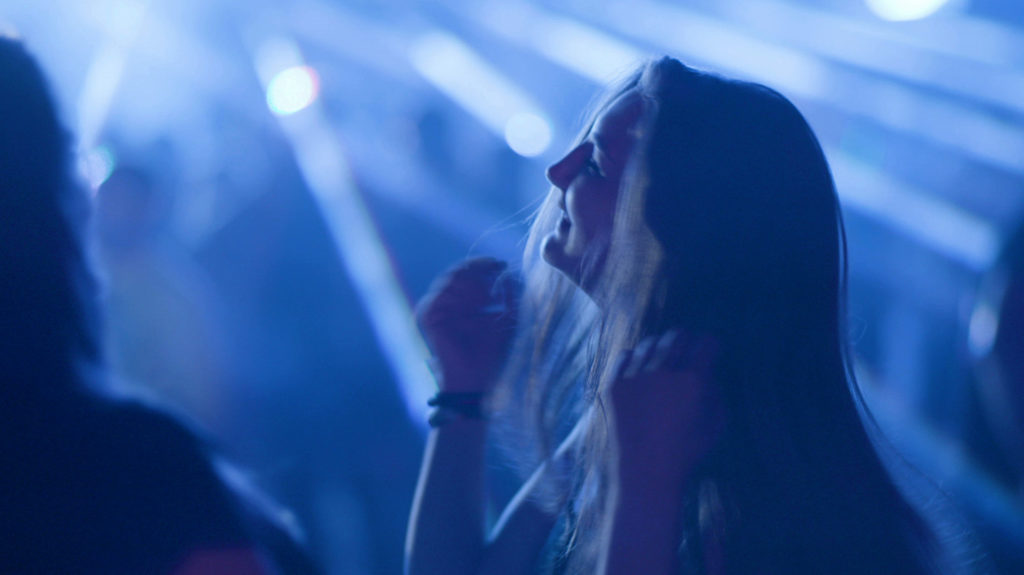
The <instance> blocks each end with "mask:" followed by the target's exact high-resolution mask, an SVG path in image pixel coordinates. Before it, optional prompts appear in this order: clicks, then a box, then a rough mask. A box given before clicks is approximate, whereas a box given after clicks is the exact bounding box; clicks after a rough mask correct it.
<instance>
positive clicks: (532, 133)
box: [505, 112, 551, 158]
mask: <svg viewBox="0 0 1024 575" xmlns="http://www.w3.org/2000/svg"><path fill="white" fill-rule="evenodd" d="M505 141H506V142H508V146H509V147H510V148H512V150H513V151H514V152H516V153H517V154H519V155H520V156H524V157H527V158H532V157H534V156H539V155H541V154H543V153H544V151H545V150H547V149H548V146H549V145H551V126H550V125H548V123H547V121H545V120H544V118H541V117H540V116H538V115H536V114H534V113H532V112H519V113H517V114H514V115H513V116H512V117H511V118H509V119H508V122H506V123H505Z"/></svg>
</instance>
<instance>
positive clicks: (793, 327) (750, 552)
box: [504, 58, 931, 573]
mask: <svg viewBox="0 0 1024 575" xmlns="http://www.w3.org/2000/svg"><path fill="white" fill-rule="evenodd" d="M633 89H635V90H636V91H637V92H638V93H639V94H640V96H641V97H642V99H643V101H644V114H643V117H642V119H641V121H640V124H639V128H638V130H637V131H638V133H639V138H640V140H639V142H638V145H637V147H636V148H635V152H634V154H633V158H632V159H631V160H630V165H629V166H628V169H627V176H626V177H625V178H624V181H623V185H622V189H621V190H620V194H619V200H618V205H617V207H616V216H615V222H614V226H613V228H614V229H613V232H612V239H611V242H610V245H609V246H608V256H607V258H606V260H605V262H606V263H605V264H604V268H603V269H602V270H598V271H596V272H593V273H600V274H602V275H601V278H602V282H603V283H604V285H605V288H603V291H604V293H605V294H606V295H607V296H608V299H607V301H606V302H604V303H603V305H602V309H601V310H600V312H599V311H598V310H597V309H596V307H595V306H594V304H593V303H591V302H590V301H589V300H588V299H587V297H586V296H585V295H584V294H583V293H582V292H581V290H579V289H577V288H576V287H575V286H574V285H573V284H571V283H570V282H569V280H567V279H566V278H564V277H563V276H562V275H561V274H560V273H559V272H557V271H555V270H553V269H551V268H550V267H549V266H547V265H546V264H545V263H544V262H542V261H539V256H538V253H539V247H540V241H541V239H542V238H543V237H544V235H546V234H547V233H548V232H549V231H550V230H551V229H554V227H555V225H556V222H557V219H558V217H559V215H560V213H559V210H560V208H559V206H558V203H557V194H555V193H553V194H550V195H549V197H548V199H547V201H546V202H545V203H544V204H543V205H542V206H541V208H540V210H539V211H538V213H537V216H536V219H535V221H534V223H533V227H532V228H531V231H530V234H529V237H528V240H527V243H526V248H525V254H524V261H523V271H524V277H525V282H526V286H525V295H524V301H523V306H522V313H523V318H522V324H521V325H522V326H523V327H522V328H521V329H520V333H519V335H518V340H517V342H516V344H515V349H514V352H513V356H512V360H511V361H510V363H509V366H508V369H507V371H506V377H505V382H506V386H505V388H504V389H505V390H506V393H505V394H504V397H505V399H507V400H508V401H510V403H509V406H510V407H511V409H510V411H514V412H517V413H519V414H520V417H521V418H523V419H525V422H524V428H526V429H532V430H533V433H532V434H531V435H530V437H531V438H532V440H533V443H532V445H533V446H535V448H536V449H535V457H536V458H537V459H539V460H543V459H545V458H547V457H548V456H550V454H551V453H552V451H553V449H554V447H555V446H556V444H557V442H558V439H559V438H560V437H561V436H563V435H564V433H565V432H566V431H567V430H568V429H569V428H570V427H571V425H569V423H570V422H572V421H574V418H576V417H579V416H580V415H581V414H582V413H583V412H584V411H587V410H588V409H592V412H593V415H594V416H593V417H592V418H591V422H590V424H589V426H588V432H587V434H586V436H585V439H584V441H583V442H582V443H581V446H580V448H579V449H578V450H577V460H576V462H575V463H576V464H575V465H573V466H571V467H572V468H571V469H566V470H564V471H563V473H561V474H555V475H554V478H553V479H552V481H551V482H550V484H549V485H548V488H547V489H545V490H541V492H540V493H541V497H542V498H544V503H546V504H547V505H549V506H552V507H556V508H562V509H566V510H567V512H568V513H569V515H570V516H571V520H570V521H569V523H570V527H569V531H568V533H567V536H566V540H565V543H564V545H563V547H564V549H563V551H564V552H565V553H566V555H567V558H568V568H569V570H570V571H571V572H578V573H584V572H592V571H593V568H594V561H595V560H596V557H597V556H598V553H599V549H597V547H596V545H597V542H598V541H599V539H600V537H599V536H598V533H599V531H600V528H601V526H602V524H603V523H602V507H603V506H602V505H601V502H602V500H603V493H604V489H605V485H606V482H605V480H604V476H605V473H606V470H605V465H606V463H607V462H608V457H607V441H606V440H607V438H606V426H605V417H604V411H603V406H602V404H601V390H602V389H603V387H604V386H605V385H606V384H607V383H608V381H607V380H608V379H609V373H608V372H609V369H610V366H611V364H612V363H613V360H614V359H615V358H616V357H617V355H618V354H619V353H620V352H621V351H622V350H624V349H628V348H632V347H633V346H635V345H636V344H637V342H638V341H640V340H641V339H642V338H644V337H645V336H650V335H655V334H659V333H662V332H664V331H665V330H667V329H671V328H683V329H685V330H688V331H691V332H696V333H701V334H710V335H713V336H714V337H716V338H717V339H718V340H719V343H720V345H721V348H722V350H723V354H722V357H721V358H720V361H719V365H718V366H717V367H716V373H715V381H714V382H713V383H714V384H715V385H719V386H721V391H722V395H723V397H724V401H725V403H726V409H727V411H728V413H729V424H728V427H727V430H726V433H725V437H724V439H723V440H722V441H721V443H720V444H719V446H718V447H717V448H716V451H715V452H714V453H713V454H712V455H711V456H710V457H709V458H708V460H707V462H706V463H705V465H704V466H703V468H702V469H701V470H700V472H699V473H698V475H699V477H697V478H696V479H695V480H694V481H692V482H690V483H688V485H687V488H688V490H689V493H688V495H687V499H686V505H685V507H686V518H685V521H684V522H685V524H686V526H687V527H686V533H685V540H684V541H683V542H681V543H682V548H683V552H684V555H685V557H684V561H685V562H686V563H688V564H689V565H691V566H692V567H693V568H694V569H697V570H701V569H703V557H702V549H705V548H707V546H708V544H709V543H710V544H712V545H713V546H717V547H718V548H721V549H723V552H724V555H725V557H727V559H728V564H727V569H726V570H727V572H729V573H732V572H736V573H749V572H754V571H760V572H764V571H768V572H774V571H779V572H808V571H812V572H813V571H822V570H826V566H827V565H831V566H832V567H833V568H835V565H836V563H837V562H838V561H839V560H842V561H845V562H846V565H847V569H849V570H850V571H849V572H858V573H860V572H901V573H922V572H926V571H927V568H926V567H925V566H924V562H925V561H924V559H923V558H922V557H923V556H924V555H926V554H927V553H928V552H929V551H930V545H931V543H930V540H929V534H928V531H927V530H926V529H925V528H924V525H923V523H922V522H921V521H920V519H919V518H918V517H917V515H916V514H915V513H914V511H913V510H911V509H910V508H909V506H907V504H906V503H905V502H904V501H903V499H902V498H901V497H900V495H899V493H898V492H897V490H896V488H895V487H894V485H893V483H892V481H891V480H890V478H889V476H888V475H887V473H886V471H885V469H884V468H883V466H882V464H881V462H880V460H879V457H878V455H877V453H876V452H875V450H874V448H873V445H872V440H871V438H870V437H869V432H868V430H867V429H866V428H865V423H864V421H862V417H861V415H862V414H863V413H865V409H864V406H863V403H862V401H861V400H860V396H859V393H858V392H857V389H856V387H855V386H853V379H852V376H851V374H850V373H849V369H848V361H847V351H846V343H845V337H844V336H843V329H844V319H843V312H844V309H843V307H844V305H843V302H844V292H845V265H846V264H845V239H844V234H843V231H842V216H841V211H840V209H839V203H838V199H837V196H836V192H835V187H834V184H833V182H832V177H831V174H830V172H829V169H828V164H827V162H826V160H825V158H824V154H823V153H822V151H821V147H820V146H819V144H818V142H817V139H816V138H815V136H814V134H813V132H812V131H811V129H810V128H809V126H808V125H807V123H806V121H805V120H804V119H803V117H802V115H801V114H800V113H799V112H798V111H797V110H796V108H795V107H794V106H793V105H792V104H791V103H790V102H789V101H788V100H786V99H785V98H784V97H782V96H781V95H779V94H778V93H777V92H774V91H772V90H770V89H768V88H765V87H763V86H760V85H756V84H750V83H746V82H739V81H733V80H728V79H724V78H721V77H718V76H715V75H712V74H708V73H704V72H699V71H696V70H694V69H691V68H688V67H686V66H684V65H683V64H681V63H679V62H678V61H676V60H673V59H671V58H662V59H660V60H657V61H653V62H649V63H647V64H645V65H643V66H642V67H640V68H639V69H638V70H637V71H636V72H635V73H634V74H633V75H631V76H630V77H629V78H628V79H626V80H625V81H624V82H623V83H621V84H620V85H619V86H617V87H616V88H614V89H612V90H610V91H609V92H608V97H607V98H606V99H605V100H604V103H603V104H602V106H601V107H598V111H600V110H601V109H603V107H605V106H607V102H609V101H611V100H613V99H615V98H616V97H617V96H618V95H620V94H622V93H624V92H626V91H628V90H633ZM592 123H593V118H591V120H590V122H588V124H587V130H589V128H590V125H591V124H592ZM587 130H584V133H586V131H587ZM585 265H586V264H585ZM869 425H870V423H869ZM869 547H870V548H871V552H870V553H866V552H865V550H866V548H869ZM833 572H836V571H834V570H833Z"/></svg>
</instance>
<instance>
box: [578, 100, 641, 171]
mask: <svg viewBox="0 0 1024 575" xmlns="http://www.w3.org/2000/svg"><path fill="white" fill-rule="evenodd" d="M642 112H643V98H641V96H640V93H639V92H638V91H637V90H636V89H632V90H628V91H626V92H624V93H623V94H621V95H620V96H619V97H617V98H615V99H614V100H613V101H612V102H611V103H610V104H608V106H607V107H606V108H605V109H604V111H603V112H601V114H600V115H598V117H597V120H596V121H595V122H594V127H593V129H592V130H591V133H590V136H591V139H593V140H594V142H595V143H596V144H597V146H598V147H600V148H602V149H603V150H604V151H605V153H606V154H608V155H609V156H612V157H613V158H615V159H621V158H620V157H619V155H620V154H621V153H623V152H626V151H628V150H629V149H630V147H631V144H632V142H633V139H634V133H633V128H634V127H635V126H636V124H637V122H638V121H639V119H640V114H641V113H642Z"/></svg>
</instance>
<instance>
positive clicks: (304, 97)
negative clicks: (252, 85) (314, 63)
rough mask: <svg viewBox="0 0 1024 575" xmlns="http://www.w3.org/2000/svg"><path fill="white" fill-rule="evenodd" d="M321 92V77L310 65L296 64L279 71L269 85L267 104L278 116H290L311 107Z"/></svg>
mask: <svg viewBox="0 0 1024 575" xmlns="http://www.w3.org/2000/svg"><path fill="white" fill-rule="evenodd" d="M319 94H320V78H319V77H318V76H317V73H316V70H314V69H313V68H310V67H309V66H294V67H291V68H287V69H285V70H282V71H281V72H278V74H277V75H276V76H274V77H273V79H271V80H270V83H269V84H268V85H267V106H269V107H270V111H271V112H273V113H275V114H277V115H278V116H288V115H291V114H294V113H296V112H298V111H300V110H303V109H305V108H307V107H309V105H310V104H312V103H313V102H315V101H316V98H317V96H318V95H319Z"/></svg>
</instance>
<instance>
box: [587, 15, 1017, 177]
mask: <svg viewBox="0 0 1024 575" xmlns="http://www.w3.org/2000/svg"><path fill="white" fill-rule="evenodd" d="M598 17H600V18H602V22H603V23H605V24H607V25H608V26H609V27H611V28H613V29H615V30H618V31H619V32H621V33H623V34H626V35H627V36H632V37H635V38H644V39H651V40H653V41H655V42H657V43H658V44H659V45H661V46H664V47H665V48H667V49H669V50H670V51H673V52H677V53H679V54H681V55H683V56H684V57H688V58H691V59H694V60H697V61H698V62H702V63H704V64H709V65H713V66H714V67H715V68H717V69H720V70H722V71H725V72H728V73H731V74H734V75H737V76H739V77H741V78H749V79H753V80H755V81H759V82H764V83H768V84H770V85H772V86H775V87H777V88H779V89H781V90H783V91H785V92H787V93H789V94H792V95H795V96H799V97H802V98H806V99H808V100H812V101H817V102H821V103H823V104H825V105H828V106H831V107H834V108H835V109H837V110H840V111H842V112H844V113H847V114H850V115H852V116H855V117H859V118H865V119H867V120H869V121H873V122H877V123H880V124H881V125H883V126H885V127H887V128H889V129H892V130H895V131H898V132H902V133H907V134H911V135H914V136H916V137H919V138H921V139H924V140H926V141H930V142H934V143H937V144H939V145H941V146H943V147H947V148H950V149H953V150H956V151H957V152H959V153H961V154H963V155H965V156H967V157H969V158H972V159H974V160H975V161H979V162H982V163H985V164H989V165H992V166H995V167H998V168H1000V169H1004V170H1007V171H1010V172H1013V173H1017V174H1024V130H1021V129H1020V128H1019V127H1017V126H1014V125H1013V124H1012V123H1009V122H1005V121H1004V120H1003V119H1001V118H999V117H996V116H994V115H992V114H988V113H985V112H982V111H976V110H972V109H969V108H966V107H964V106H963V105H961V104H959V103H957V102H956V101H954V100H952V99H949V98H943V97H933V96H928V95H924V94H921V93H918V92H916V91H915V90H913V89H912V88H908V87H906V86H904V85H902V84H900V83H899V82H896V81H891V80H885V79H881V78H875V77H872V76H870V75H867V74H863V73H859V72H856V71H851V70H846V69H842V68H839V67H835V66H831V65H830V64H829V63H828V62H827V61H826V60H824V59H822V58H817V57H814V56H812V55H809V54H805V53H802V52H800V51H798V50H795V49H791V48H788V47H785V46H781V45H778V44H776V43H773V42H768V41H764V40H759V39H756V38H753V37H750V36H747V35H745V34H744V33H742V32H741V31H739V30H736V29H734V28H732V27H731V26H729V25H728V24H726V23H724V22H722V21H719V20H715V19H713V18H708V17H706V16H702V15H699V14H696V13H694V12H691V11H689V10H686V9H684V8H681V7H677V6H669V5H666V4H662V3H657V2H649V1H645V0H634V1H631V2H629V3H617V2H610V3H609V4H608V6H607V10H605V11H603V12H601V13H600V15H599V16H598Z"/></svg>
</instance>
